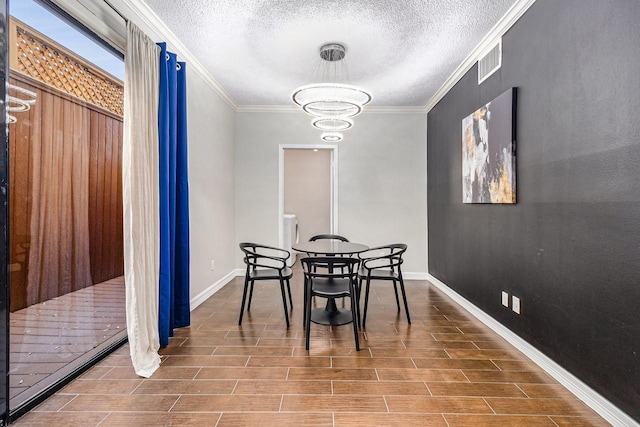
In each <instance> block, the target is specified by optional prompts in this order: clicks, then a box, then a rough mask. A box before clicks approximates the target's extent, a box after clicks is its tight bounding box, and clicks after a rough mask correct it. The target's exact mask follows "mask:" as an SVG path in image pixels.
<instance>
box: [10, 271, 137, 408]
mask: <svg viewBox="0 0 640 427" xmlns="http://www.w3.org/2000/svg"><path fill="white" fill-rule="evenodd" d="M122 334H126V319H125V288H124V277H118V278H115V279H112V280H109V281H106V282H102V283H99V284H96V285H94V286H91V287H88V288H85V289H81V290H79V291H76V292H72V293H69V294H66V295H62V296H60V297H58V298H54V299H52V300H49V301H46V302H43V303H40V304H36V305H32V306H30V307H27V308H24V309H22V310H18V311H16V312H14V313H11V314H10V367H9V375H10V399H11V408H12V409H13V408H16V407H18V406H19V405H21V404H22V403H24V402H25V401H27V400H28V399H30V398H31V397H32V396H34V395H35V394H37V393H39V392H40V391H41V390H43V389H44V388H46V387H48V386H49V385H50V384H51V383H53V382H54V381H56V380H57V379H59V378H61V377H62V376H64V375H66V374H67V373H68V372H71V371H72V370H74V369H75V368H77V365H78V363H80V362H81V361H82V360H83V359H86V358H87V355H88V354H90V353H91V352H95V351H97V350H99V349H100V348H101V347H102V346H104V345H106V344H107V343H109V342H111V341H112V340H114V339H118V338H119V336H122Z"/></svg>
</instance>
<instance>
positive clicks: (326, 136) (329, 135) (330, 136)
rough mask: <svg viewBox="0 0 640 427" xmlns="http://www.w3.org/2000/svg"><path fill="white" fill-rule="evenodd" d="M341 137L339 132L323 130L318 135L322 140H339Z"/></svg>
mask: <svg viewBox="0 0 640 427" xmlns="http://www.w3.org/2000/svg"><path fill="white" fill-rule="evenodd" d="M342 138H343V136H342V134H341V133H340V132H324V133H323V134H322V135H320V139H322V140H323V141H324V142H340V141H342Z"/></svg>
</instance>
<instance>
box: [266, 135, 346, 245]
mask: <svg viewBox="0 0 640 427" xmlns="http://www.w3.org/2000/svg"><path fill="white" fill-rule="evenodd" d="M278 147H279V148H278V244H279V247H282V246H283V245H284V234H283V232H284V150H331V184H330V186H331V208H330V209H329V224H330V230H329V233H332V234H337V233H338V146H337V145H327V144H280V145H279V146H278Z"/></svg>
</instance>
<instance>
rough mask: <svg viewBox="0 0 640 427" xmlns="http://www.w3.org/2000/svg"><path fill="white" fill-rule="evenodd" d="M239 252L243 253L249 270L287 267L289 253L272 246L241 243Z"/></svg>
mask: <svg viewBox="0 0 640 427" xmlns="http://www.w3.org/2000/svg"><path fill="white" fill-rule="evenodd" d="M239 246H240V250H241V251H242V252H244V255H245V256H244V262H245V264H247V269H249V268H253V269H256V268H276V269H279V270H280V269H283V268H285V267H286V266H287V259H289V257H290V256H291V252H289V251H287V250H285V249H280V248H275V247H273V246H267V245H262V244H260V243H251V242H242V243H240V245H239Z"/></svg>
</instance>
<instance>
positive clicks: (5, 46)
mask: <svg viewBox="0 0 640 427" xmlns="http://www.w3.org/2000/svg"><path fill="white" fill-rule="evenodd" d="M0 14H1V15H2V16H1V17H0V34H1V36H0V37H2V40H0V64H2V66H1V68H0V74H1V76H0V99H1V100H2V103H0V118H1V122H0V127H1V128H2V131H1V132H2V136H1V137H0V210H1V211H2V212H0V230H1V234H2V237H1V238H0V239H1V241H0V259H1V261H0V265H2V267H0V270H1V271H0V292H2V297H0V313H2V317H3V319H4V321H3V322H2V325H1V326H0V360H1V361H2V362H0V378H1V379H0V389H1V391H0V426H4V425H7V424H8V422H9V375H8V374H9V155H8V142H9V138H8V137H9V135H8V131H9V127H8V125H7V112H6V102H5V100H6V89H7V86H6V82H7V77H8V75H9V57H8V53H9V52H8V50H9V33H8V24H9V8H8V5H7V0H0Z"/></svg>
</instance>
